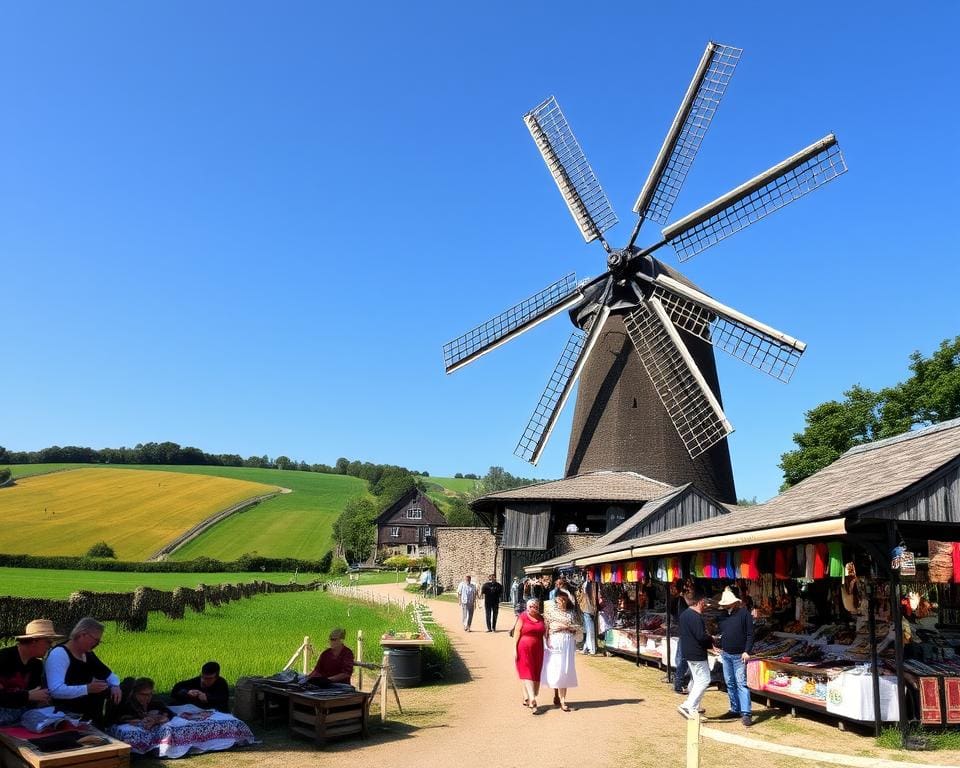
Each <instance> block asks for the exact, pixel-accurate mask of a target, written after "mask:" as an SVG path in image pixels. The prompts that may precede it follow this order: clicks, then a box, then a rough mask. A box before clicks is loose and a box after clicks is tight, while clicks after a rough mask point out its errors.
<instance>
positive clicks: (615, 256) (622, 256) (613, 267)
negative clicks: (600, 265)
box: [607, 250, 628, 277]
mask: <svg viewBox="0 0 960 768" xmlns="http://www.w3.org/2000/svg"><path fill="white" fill-rule="evenodd" d="M627 257H628V254H627V252H626V251H622V250H616V251H610V253H608V254H607V269H609V270H610V271H611V272H612V273H613V274H614V275H615V276H617V277H619V275H620V273H621V272H622V271H623V268H624V267H625V266H626V265H627Z"/></svg>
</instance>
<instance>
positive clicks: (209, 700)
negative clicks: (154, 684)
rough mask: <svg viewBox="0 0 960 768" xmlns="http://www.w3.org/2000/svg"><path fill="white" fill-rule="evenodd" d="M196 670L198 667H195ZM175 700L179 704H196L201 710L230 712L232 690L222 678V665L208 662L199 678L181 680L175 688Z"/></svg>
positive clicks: (201, 669)
mask: <svg viewBox="0 0 960 768" xmlns="http://www.w3.org/2000/svg"><path fill="white" fill-rule="evenodd" d="M194 669H196V667H194ZM171 695H172V696H173V700H174V701H175V702H176V703H177V704H195V705H196V706H198V707H200V708H201V709H215V710H217V711H218V712H229V711H230V688H229V686H228V685H227V681H226V680H224V679H223V678H222V677H220V665H219V664H218V663H217V662H215V661H208V662H207V663H206V664H204V665H203V666H202V667H201V668H200V676H199V677H191V678H190V679H189V680H181V681H180V682H179V683H177V684H176V685H175V686H173V693H172V694H171Z"/></svg>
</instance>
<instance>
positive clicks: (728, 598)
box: [720, 587, 740, 608]
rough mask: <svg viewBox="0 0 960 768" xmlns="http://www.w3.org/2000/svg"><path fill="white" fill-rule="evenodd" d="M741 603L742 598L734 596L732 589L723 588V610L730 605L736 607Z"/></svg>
mask: <svg viewBox="0 0 960 768" xmlns="http://www.w3.org/2000/svg"><path fill="white" fill-rule="evenodd" d="M739 602H740V598H739V597H737V596H736V595H735V594H733V592H732V591H731V590H730V587H724V588H723V594H722V595H720V607H721V608H726V607H727V606H728V605H734V604H735V603H739Z"/></svg>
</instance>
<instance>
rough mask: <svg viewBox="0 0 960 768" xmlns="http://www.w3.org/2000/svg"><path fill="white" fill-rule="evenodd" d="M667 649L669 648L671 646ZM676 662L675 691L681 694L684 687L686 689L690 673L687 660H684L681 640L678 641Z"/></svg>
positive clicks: (674, 671)
mask: <svg viewBox="0 0 960 768" xmlns="http://www.w3.org/2000/svg"><path fill="white" fill-rule="evenodd" d="M668 642H669V641H668ZM667 647H668V648H669V646H667ZM674 662H675V666H674V670H673V690H674V691H676V692H677V693H681V692H682V691H683V689H684V687H686V683H687V677H688V676H689V674H690V671H689V670H688V669H687V660H686V659H684V658H683V646H682V645H681V644H680V641H679V639H678V640H677V653H676V655H675V656H674Z"/></svg>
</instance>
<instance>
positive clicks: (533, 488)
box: [470, 471, 674, 511]
mask: <svg viewBox="0 0 960 768" xmlns="http://www.w3.org/2000/svg"><path fill="white" fill-rule="evenodd" d="M672 490H674V488H673V486H671V485H667V484H666V483H661V482H660V481H659V480H652V479H651V478H649V477H645V476H644V475H641V474H639V473H637V472H612V471H598V472H586V473H584V474H582V475H574V476H573V477H567V478H564V479H563V480H548V481H546V482H542V483H534V484H533V485H525V486H522V487H520V488H511V489H510V490H507V491H497V492H496V493H488V494H487V495H486V496H481V497H480V498H479V499H477V500H476V501H474V502H473V503H472V504H471V505H470V506H471V507H472V508H473V509H474V510H475V511H484V510H487V509H489V508H492V507H493V506H495V505H496V504H497V503H498V502H510V501H585V502H611V503H616V502H621V503H633V504H636V503H638V502H643V501H648V500H650V499H656V498H659V497H660V496H663V495H664V493H668V492H670V491H672Z"/></svg>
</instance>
